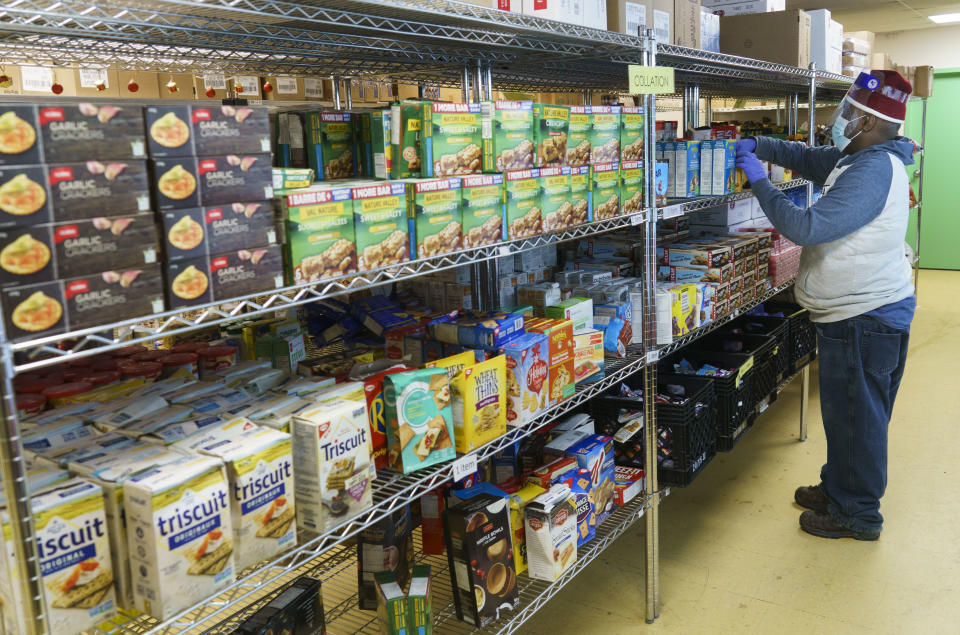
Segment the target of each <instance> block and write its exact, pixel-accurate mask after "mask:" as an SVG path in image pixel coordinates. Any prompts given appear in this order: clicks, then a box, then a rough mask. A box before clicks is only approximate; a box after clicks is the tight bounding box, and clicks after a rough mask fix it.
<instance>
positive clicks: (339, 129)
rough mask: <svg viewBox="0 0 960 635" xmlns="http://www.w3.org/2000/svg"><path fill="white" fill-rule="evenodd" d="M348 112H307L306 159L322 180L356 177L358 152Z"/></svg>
mask: <svg viewBox="0 0 960 635" xmlns="http://www.w3.org/2000/svg"><path fill="white" fill-rule="evenodd" d="M354 116H355V115H353V114H352V113H349V112H308V113H307V129H306V137H307V160H308V162H309V164H310V167H311V168H312V169H313V171H314V172H315V173H316V175H317V178H318V179H320V180H323V181H330V180H334V179H349V178H353V177H355V176H357V165H358V164H357V158H358V157H357V155H356V147H355V144H354V134H353V123H352V122H353V117H354Z"/></svg>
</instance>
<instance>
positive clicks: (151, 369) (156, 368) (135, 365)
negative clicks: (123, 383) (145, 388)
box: [117, 361, 163, 382]
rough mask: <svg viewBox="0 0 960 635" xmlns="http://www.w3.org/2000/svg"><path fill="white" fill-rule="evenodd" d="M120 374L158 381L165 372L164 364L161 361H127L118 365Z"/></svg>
mask: <svg viewBox="0 0 960 635" xmlns="http://www.w3.org/2000/svg"><path fill="white" fill-rule="evenodd" d="M117 368H118V369H119V371H120V374H121V375H123V376H124V377H129V378H142V379H143V380H144V381H150V382H152V381H157V380H158V379H160V374H161V373H162V372H163V364H161V363H160V362H134V361H125V362H121V364H120V365H119V366H118V367H117Z"/></svg>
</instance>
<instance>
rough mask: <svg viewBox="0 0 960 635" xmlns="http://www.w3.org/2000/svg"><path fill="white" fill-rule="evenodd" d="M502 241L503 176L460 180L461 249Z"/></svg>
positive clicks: (474, 176)
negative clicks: (461, 192)
mask: <svg viewBox="0 0 960 635" xmlns="http://www.w3.org/2000/svg"><path fill="white" fill-rule="evenodd" d="M503 239H504V236H503V175H502V174H474V175H473V176H465V177H463V248H464V249H469V248H471V247H480V246H482V245H493V244H496V243H498V242H500V241H501V240H503Z"/></svg>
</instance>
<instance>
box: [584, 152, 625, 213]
mask: <svg viewBox="0 0 960 635" xmlns="http://www.w3.org/2000/svg"><path fill="white" fill-rule="evenodd" d="M590 172H591V181H592V183H591V189H592V190H593V219H594V220H605V219H607V218H615V217H617V216H619V215H620V164H619V163H616V162H615V163H598V164H597V165H593V166H591V171H590Z"/></svg>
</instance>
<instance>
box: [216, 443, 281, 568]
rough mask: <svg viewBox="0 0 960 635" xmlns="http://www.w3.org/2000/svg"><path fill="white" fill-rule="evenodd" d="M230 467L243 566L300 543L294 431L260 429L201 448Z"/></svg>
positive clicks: (239, 561) (235, 528)
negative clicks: (295, 496) (296, 505)
mask: <svg viewBox="0 0 960 635" xmlns="http://www.w3.org/2000/svg"><path fill="white" fill-rule="evenodd" d="M199 451H200V452H202V453H204V454H209V455H211V456H215V457H217V458H219V459H220V460H222V461H223V462H224V464H225V465H226V467H227V478H228V479H229V483H230V490H231V494H232V496H231V502H230V511H231V515H232V524H233V537H234V541H235V542H234V549H235V551H236V564H237V570H238V571H242V570H243V569H246V568H247V567H250V566H253V565H255V564H257V563H258V562H262V561H263V560H268V559H270V558H272V557H273V556H275V555H277V554H278V553H282V552H284V551H286V550H287V549H291V548H293V547H294V546H296V544H297V525H296V522H295V518H296V511H295V509H294V500H293V498H294V481H293V450H292V447H291V441H290V435H289V434H285V433H283V432H280V431H278V430H272V429H270V428H261V429H259V430H255V431H253V432H252V433H250V434H245V435H243V436H238V437H236V438H231V439H227V440H226V441H214V442H213V443H211V444H210V445H207V446H203V447H201V448H199Z"/></svg>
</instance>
